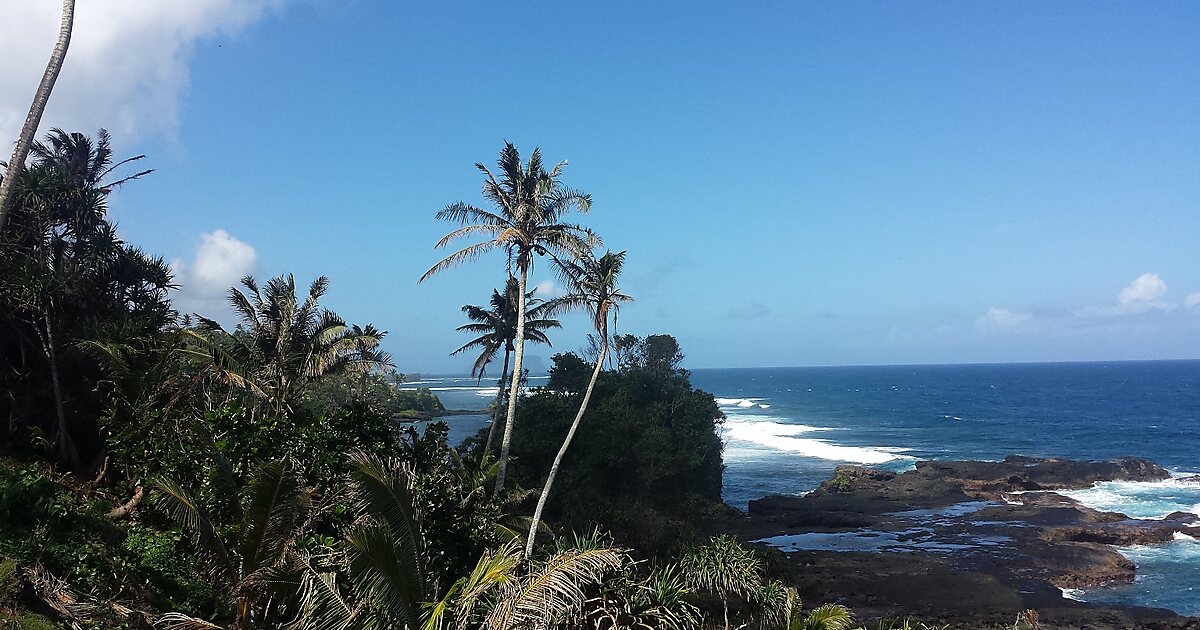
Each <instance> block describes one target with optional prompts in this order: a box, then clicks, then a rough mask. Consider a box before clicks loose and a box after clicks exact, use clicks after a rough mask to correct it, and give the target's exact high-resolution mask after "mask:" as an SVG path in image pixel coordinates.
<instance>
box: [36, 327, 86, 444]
mask: <svg viewBox="0 0 1200 630" xmlns="http://www.w3.org/2000/svg"><path fill="white" fill-rule="evenodd" d="M43 319H44V321H45V322H46V359H47V360H49V362H50V384H51V386H52V387H53V389H54V410H55V412H56V413H57V414H58V430H57V431H56V432H55V433H56V434H57V435H56V436H55V437H56V441H57V442H58V456H59V458H61V459H62V461H64V462H66V463H67V464H69V465H70V466H71V467H72V468H79V465H80V461H79V451H78V450H77V449H76V448H75V441H74V440H72V439H71V432H70V430H69V429H68V427H67V412H66V409H65V408H64V406H63V394H62V384H61V383H62V382H61V380H60V379H59V376H58V351H57V348H56V344H55V341H54V327H53V326H51V325H50V315H49V313H47V314H46V315H45V317H44V318H43Z"/></svg>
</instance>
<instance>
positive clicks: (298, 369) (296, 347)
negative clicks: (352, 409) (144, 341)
mask: <svg viewBox="0 0 1200 630" xmlns="http://www.w3.org/2000/svg"><path fill="white" fill-rule="evenodd" d="M242 286H244V287H245V288H246V292H243V291H241V290H239V289H237V288H233V289H230V290H229V302H230V304H232V305H233V308H234V311H235V312H236V313H237V315H238V317H239V318H240V320H241V323H240V326H239V329H238V330H237V331H235V332H233V333H228V332H226V331H225V330H224V329H223V328H222V327H221V325H220V324H218V323H217V322H215V321H213V320H210V319H206V318H203V317H201V318H200V324H201V325H200V329H201V330H200V332H196V333H194V334H193V335H192V337H193V340H194V341H195V342H196V344H195V349H194V350H193V351H192V353H191V354H192V356H196V357H199V358H200V359H201V360H203V361H204V362H205V363H207V364H208V365H209V368H210V369H211V370H212V371H213V372H214V373H216V374H218V375H219V376H220V377H221V378H223V379H224V380H226V381H228V382H230V383H233V384H235V385H239V386H242V387H244V388H246V389H248V390H250V391H252V392H254V393H256V394H258V395H260V396H261V397H263V398H265V399H266V401H267V403H268V410H269V411H270V412H271V413H273V414H275V415H276V416H280V415H283V414H284V413H286V412H287V411H288V410H289V409H290V402H291V400H292V398H293V396H294V395H295V394H296V393H297V392H298V391H299V390H300V389H301V388H302V387H303V386H304V385H305V384H307V383H309V382H311V381H313V380H315V379H319V378H321V377H322V376H325V375H326V374H332V373H335V372H337V371H339V370H351V371H355V372H359V371H369V370H372V369H383V368H389V367H392V362H391V357H390V356H389V355H388V354H387V353H386V352H383V351H382V350H380V348H379V343H380V340H381V339H383V337H384V335H386V334H387V333H386V332H385V331H380V330H377V329H376V328H375V327H374V326H371V325H369V324H368V325H367V326H366V327H359V326H349V325H347V324H346V322H345V321H344V320H343V319H342V318H341V317H339V316H338V315H337V314H335V313H333V312H331V311H328V310H325V309H322V308H320V307H319V306H318V304H317V303H318V301H319V300H320V299H321V297H322V296H324V295H325V292H326V290H328V288H329V278H326V277H324V276H322V277H320V278H317V279H316V280H314V281H313V282H312V285H311V286H309V289H308V296H307V297H306V298H305V299H304V301H303V302H301V301H300V300H299V299H298V298H297V297H296V280H295V278H294V277H292V275H291V274H288V275H286V276H279V277H277V278H272V279H270V280H269V281H267V284H266V286H264V287H261V288H260V287H259V285H258V282H257V281H255V279H254V278H253V277H251V276H246V277H245V278H243V279H242Z"/></svg>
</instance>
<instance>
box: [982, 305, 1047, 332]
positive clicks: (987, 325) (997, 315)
mask: <svg viewBox="0 0 1200 630" xmlns="http://www.w3.org/2000/svg"><path fill="white" fill-rule="evenodd" d="M1031 319H1033V314H1032V313H1024V312H1018V311H1010V310H1009V309H1006V308H997V307H995V306H993V307H991V308H989V309H988V310H987V312H986V313H984V314H983V315H980V316H979V319H977V320H976V324H977V325H978V326H979V327H980V328H983V329H985V330H991V331H1007V330H1012V329H1014V328H1017V327H1018V326H1021V325H1022V324H1025V323H1026V322H1028V321H1029V320H1031Z"/></svg>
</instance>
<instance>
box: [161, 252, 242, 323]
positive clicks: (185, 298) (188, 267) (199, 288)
mask: <svg viewBox="0 0 1200 630" xmlns="http://www.w3.org/2000/svg"><path fill="white" fill-rule="evenodd" d="M171 268H172V269H173V270H174V271H175V281H176V283H177V284H179V294H178V296H177V298H176V300H175V307H176V308H177V309H178V310H179V311H180V312H183V313H193V312H195V313H199V314H201V315H204V316H205V317H212V318H214V319H218V320H220V319H222V318H221V317H220V316H221V315H222V314H224V313H226V312H227V308H228V307H227V306H226V304H225V296H226V295H228V293H229V289H230V288H232V287H233V286H235V285H237V284H238V282H239V281H240V280H241V279H242V277H244V276H246V275H250V274H253V273H254V272H255V271H256V270H257V269H258V254H257V253H255V251H254V248H253V247H251V246H250V245H249V244H247V243H244V242H242V241H239V240H238V239H236V238H234V237H233V236H230V235H229V233H228V232H226V231H225V230H216V231H214V232H212V233H211V234H201V235H200V243H199V244H198V245H196V255H195V257H194V258H193V259H192V261H191V262H190V263H189V262H184V261H181V260H176V261H173V262H172V263H171Z"/></svg>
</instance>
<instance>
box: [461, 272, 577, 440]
mask: <svg viewBox="0 0 1200 630" xmlns="http://www.w3.org/2000/svg"><path fill="white" fill-rule="evenodd" d="M518 290H520V289H519V288H518V285H517V279H516V278H514V277H512V276H509V278H508V282H507V283H506V284H505V286H504V293H501V292H500V291H496V290H493V291H492V301H491V308H490V309H485V308H483V307H481V306H474V305H471V304H468V305H466V306H463V307H462V311H463V313H466V315H467V318H468V319H470V320H471V323H469V324H463V325H462V326H459V327H458V328H455V330H457V331H459V332H471V333H479V336H478V337H476V338H474V339H472V340H471V341H469V342H467V343H466V344H465V345H463V346H462V347H461V348H459V349H458V350H455V351H454V352H452V353H450V355H451V356H454V355H456V354H459V353H462V352H466V351H467V350H471V349H474V348H478V349H479V350H480V352H479V357H478V358H476V359H475V364H474V365H473V366H472V367H471V376H477V377H478V378H479V379H482V378H483V375H484V370H486V369H487V366H488V364H489V363H491V362H492V361H493V360H494V359H495V358H496V355H497V354H498V353H499V352H500V348H504V367H503V368H502V369H501V371H500V380H499V382H498V383H497V388H498V390H499V391H498V392H497V393H496V404H495V408H494V409H493V410H492V426H491V428H490V429H488V437H487V444H486V445H485V446H484V451H483V452H485V453H490V452H492V444H493V441H494V437H495V434H496V425H498V424H500V411H501V408H502V405H503V404H504V393H505V384H506V381H507V377H508V360H509V358H510V355H511V354H512V351H513V348H514V345H515V342H516V339H517V301H518V300H517V291H518ZM534 293H535V292H534V291H530V292H528V293H526V294H525V338H526V340H528V341H533V342H535V343H544V344H546V345H548V346H552V345H553V344H551V343H550V338H549V337H547V336H546V333H545V331H546V330H549V329H551V328H559V327H561V325H560V324H559V322H558V320H556V319H550V318H549V317H548V315H549V313H550V312H551V311H553V310H554V309H555V308H556V303H555V302H553V301H550V302H544V301H542V300H539V299H538V298H536V297H534Z"/></svg>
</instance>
